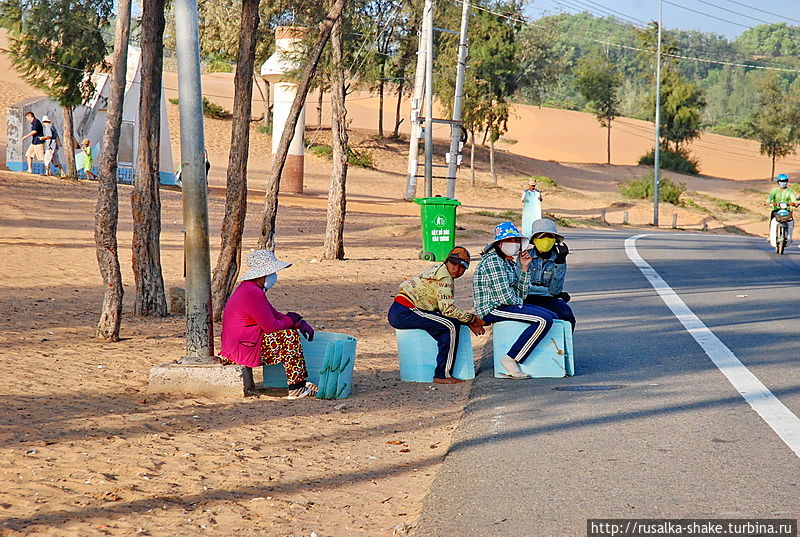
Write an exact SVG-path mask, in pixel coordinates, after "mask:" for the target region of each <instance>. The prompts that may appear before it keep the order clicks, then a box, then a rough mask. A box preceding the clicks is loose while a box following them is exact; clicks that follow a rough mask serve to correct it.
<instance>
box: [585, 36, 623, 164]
mask: <svg viewBox="0 0 800 537" xmlns="http://www.w3.org/2000/svg"><path fill="white" fill-rule="evenodd" d="M575 74H576V75H577V77H576V80H575V84H576V85H577V87H578V91H580V92H581V95H583V97H584V98H585V99H586V100H587V101H588V102H589V103H591V104H592V106H593V108H594V111H595V117H597V121H598V122H599V123H600V125H601V126H602V127H604V128H605V129H606V132H607V136H606V149H607V155H608V159H607V162H608V164H611V122H612V121H614V118H616V117H617V116H618V115H619V110H618V107H619V97H618V96H617V93H618V90H619V87H620V85H621V84H622V76H621V75H620V73H619V71H618V70H617V68H616V67H615V66H614V64H613V63H611V62H610V61H609V60H608V58H607V57H606V56H604V55H603V54H601V53H600V52H599V51H594V52H593V53H592V54H591V55H589V56H586V57H585V58H581V60H580V61H579V62H578V66H577V67H576V69H575Z"/></svg>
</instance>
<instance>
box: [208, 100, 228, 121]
mask: <svg viewBox="0 0 800 537" xmlns="http://www.w3.org/2000/svg"><path fill="white" fill-rule="evenodd" d="M203 115H204V116H206V117H210V118H212V119H229V118H230V117H231V113H230V112H228V111H227V110H225V109H224V108H222V107H221V106H220V105H218V104H217V103H214V102H212V101H209V100H208V99H206V98H205V97H203Z"/></svg>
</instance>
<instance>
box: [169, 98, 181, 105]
mask: <svg viewBox="0 0 800 537" xmlns="http://www.w3.org/2000/svg"><path fill="white" fill-rule="evenodd" d="M169 102H171V103H172V104H178V103H179V102H180V101H179V100H178V98H177V97H176V98H174V99H169Z"/></svg>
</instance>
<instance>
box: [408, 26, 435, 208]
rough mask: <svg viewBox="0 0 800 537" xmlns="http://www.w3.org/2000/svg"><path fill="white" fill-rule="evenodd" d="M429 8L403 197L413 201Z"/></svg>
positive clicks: (416, 80) (419, 48)
mask: <svg viewBox="0 0 800 537" xmlns="http://www.w3.org/2000/svg"><path fill="white" fill-rule="evenodd" d="M429 14H430V12H428V11H427V10H423V12H422V26H421V28H420V32H419V44H418V45H417V70H416V71H415V72H414V94H413V95H412V96H411V133H410V139H409V142H408V170H407V176H406V194H405V196H403V199H404V200H406V201H411V200H412V199H414V196H416V194H417V169H418V168H419V128H420V125H419V118H420V112H421V111H422V94H423V91H424V89H425V56H426V54H427V51H426V48H425V47H426V46H427V40H426V39H425V28H426V27H427V20H426V19H427V17H428V15H429Z"/></svg>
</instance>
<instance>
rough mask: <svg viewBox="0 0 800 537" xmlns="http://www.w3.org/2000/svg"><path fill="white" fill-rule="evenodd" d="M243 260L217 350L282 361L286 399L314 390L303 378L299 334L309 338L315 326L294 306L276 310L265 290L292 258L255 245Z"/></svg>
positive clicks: (248, 361) (245, 358) (246, 359)
mask: <svg viewBox="0 0 800 537" xmlns="http://www.w3.org/2000/svg"><path fill="white" fill-rule="evenodd" d="M247 266H248V270H247V272H245V273H244V275H243V276H242V280H243V281H242V283H240V284H239V287H237V288H236V291H234V292H233V294H232V295H231V297H230V298H229V299H228V303H227V304H226V305H225V311H224V312H223V313H222V349H221V350H220V354H221V355H222V357H223V358H225V359H226V360H227V361H229V362H234V363H237V364H241V365H244V366H247V367H258V366H260V365H272V364H283V367H284V368H285V369H286V378H287V379H288V380H289V399H300V398H301V397H313V396H315V395H316V394H317V387H316V386H315V385H313V384H312V383H310V382H307V381H306V379H307V378H308V372H307V371H306V362H305V358H304V357H303V347H302V345H301V344H300V335H299V333H302V334H303V335H304V336H305V337H306V339H308V340H309V341H311V340H313V339H314V329H313V328H311V325H309V324H308V323H307V322H306V321H304V320H303V318H302V317H301V316H300V315H299V314H297V313H295V312H293V311H290V312H289V313H287V314H283V313H280V312H279V311H278V310H276V309H275V308H274V307H273V306H272V304H270V303H269V300H267V296H266V294H265V292H266V291H267V290H268V289H270V288H271V287H272V286H273V285H275V282H277V281H278V271H279V270H282V269H285V268H287V267H291V266H292V264H291V263H285V262H283V261H280V260H278V259H277V258H276V257H275V254H273V253H272V252H270V251H269V250H256V251H255V252H253V253H251V254H250V255H248V256H247Z"/></svg>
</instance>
